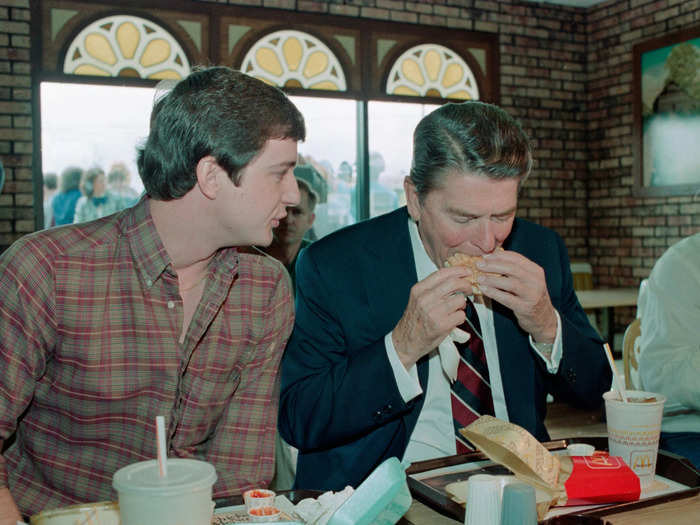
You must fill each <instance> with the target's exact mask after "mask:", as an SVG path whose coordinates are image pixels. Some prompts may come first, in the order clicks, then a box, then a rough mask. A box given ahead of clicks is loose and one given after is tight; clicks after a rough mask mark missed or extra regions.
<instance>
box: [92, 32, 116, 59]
mask: <svg viewBox="0 0 700 525" xmlns="http://www.w3.org/2000/svg"><path fill="white" fill-rule="evenodd" d="M85 51H87V52H88V54H89V55H90V56H91V57H93V58H96V59H97V60H99V61H100V62H104V63H105V64H109V65H110V66H113V65H114V64H116V63H117V57H116V55H115V54H114V51H113V50H112V45H111V44H110V43H109V40H107V38H106V37H105V36H104V35H101V34H99V33H90V34H89V35H88V36H86V37H85Z"/></svg>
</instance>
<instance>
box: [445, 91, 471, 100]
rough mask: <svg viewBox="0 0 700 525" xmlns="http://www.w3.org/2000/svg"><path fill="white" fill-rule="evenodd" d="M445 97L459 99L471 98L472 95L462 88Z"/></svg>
mask: <svg viewBox="0 0 700 525" xmlns="http://www.w3.org/2000/svg"><path fill="white" fill-rule="evenodd" d="M447 98H458V99H461V100H471V98H472V96H471V95H470V94H469V93H467V92H466V91H464V90H460V91H455V92H454V93H450V94H449V95H447Z"/></svg>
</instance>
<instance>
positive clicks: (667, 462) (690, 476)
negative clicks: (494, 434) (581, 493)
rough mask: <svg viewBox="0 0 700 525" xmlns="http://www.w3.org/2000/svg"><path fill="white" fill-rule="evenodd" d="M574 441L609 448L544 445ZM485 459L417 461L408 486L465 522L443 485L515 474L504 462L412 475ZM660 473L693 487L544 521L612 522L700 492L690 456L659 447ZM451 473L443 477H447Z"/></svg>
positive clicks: (551, 524) (477, 455) (594, 441)
mask: <svg viewBox="0 0 700 525" xmlns="http://www.w3.org/2000/svg"><path fill="white" fill-rule="evenodd" d="M571 443H589V444H591V445H593V446H594V447H595V448H596V450H607V449H608V439H607V438H605V437H590V438H586V437H579V438H573V439H560V440H556V441H547V442H545V443H542V445H544V447H545V448H547V449H548V450H561V449H565V448H566V447H567V445H569V444H571ZM484 460H488V458H487V457H486V456H485V455H484V454H483V453H481V452H470V453H468V454H458V455H455V456H448V457H445V458H438V459H431V460H427V461H419V462H416V463H414V464H413V465H411V467H410V468H409V469H408V470H407V471H406V473H407V474H408V487H409V489H410V490H411V494H412V495H413V497H414V498H416V499H417V500H418V501H420V502H422V503H424V504H425V505H427V506H429V507H430V508H432V509H434V510H436V511H437V512H439V513H440V514H443V515H445V516H448V517H450V518H452V519H455V520H457V521H459V522H461V523H464V508H463V507H462V506H461V505H459V504H458V503H455V502H454V501H452V500H451V499H450V497H449V496H448V495H447V493H446V492H445V491H444V490H443V489H442V487H444V486H445V485H446V484H447V483H451V482H453V481H459V480H464V479H467V478H468V477H469V476H472V475H474V474H484V473H486V474H496V475H498V474H512V473H511V472H510V470H508V469H507V468H506V467H503V466H501V465H497V464H495V463H490V464H488V465H485V466H484V467H482V468H480V469H477V470H472V471H469V472H461V473H459V475H448V476H449V477H452V479H449V480H447V479H441V480H437V478H428V479H424V480H417V479H415V478H414V477H412V476H411V474H418V473H421V472H426V471H430V470H434V469H438V468H443V467H449V466H453V465H460V464H464V463H472V462H475V461H484ZM656 474H657V475H659V476H663V477H664V478H667V479H670V480H672V481H675V482H677V483H680V484H682V485H685V486H687V487H689V490H683V491H678V492H673V493H670V494H664V495H661V496H655V497H651V498H647V499H644V500H640V501H635V502H632V503H621V504H611V505H606V506H603V507H600V506H596V507H594V508H591V510H588V511H580V510H577V511H572V514H563V515H560V516H556V517H553V518H549V519H547V520H544V521H542V522H540V523H541V524H542V525H576V524H580V525H589V524H590V525H596V524H599V525H605V524H607V523H609V522H608V521H607V520H606V519H605V518H606V517H607V516H610V515H612V514H616V513H621V512H627V511H629V510H633V509H642V508H645V507H649V506H652V505H658V504H661V503H665V502H668V501H673V500H677V499H680V498H691V497H693V496H696V495H697V494H698V493H699V492H700V472H698V471H697V470H695V469H694V468H693V467H692V465H691V464H690V462H688V460H686V459H685V458H682V457H680V456H677V455H675V454H672V453H670V452H666V451H663V450H659V455H658V458H657V461H656ZM448 476H439V477H442V478H445V477H448ZM434 479H435V480H436V482H435V483H430V481H431V480H434ZM573 512H575V513H573Z"/></svg>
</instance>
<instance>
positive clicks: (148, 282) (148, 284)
mask: <svg viewBox="0 0 700 525" xmlns="http://www.w3.org/2000/svg"><path fill="white" fill-rule="evenodd" d="M146 286H148V287H149V288H150V287H151V286H153V281H151V280H150V279H148V280H147V281H146Z"/></svg>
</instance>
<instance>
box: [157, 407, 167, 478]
mask: <svg viewBox="0 0 700 525" xmlns="http://www.w3.org/2000/svg"><path fill="white" fill-rule="evenodd" d="M156 441H157V446H158V472H159V473H160V477H161V478H164V477H166V476H167V475H168V453H167V450H166V448H165V418H164V417H163V416H156Z"/></svg>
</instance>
